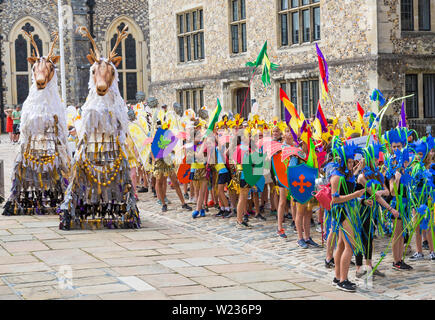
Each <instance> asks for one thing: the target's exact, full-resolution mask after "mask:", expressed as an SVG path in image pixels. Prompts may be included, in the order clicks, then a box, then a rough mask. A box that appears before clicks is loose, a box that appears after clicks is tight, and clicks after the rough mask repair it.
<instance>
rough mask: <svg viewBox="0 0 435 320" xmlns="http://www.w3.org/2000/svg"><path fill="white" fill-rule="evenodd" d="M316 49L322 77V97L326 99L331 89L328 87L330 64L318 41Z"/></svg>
mask: <svg viewBox="0 0 435 320" xmlns="http://www.w3.org/2000/svg"><path fill="white" fill-rule="evenodd" d="M316 50H317V60H319V70H320V77H321V78H322V97H323V98H324V99H325V100H326V99H327V98H328V92H329V89H328V81H329V70H328V64H327V63H326V59H325V57H324V56H323V53H322V51H321V50H320V48H319V46H318V45H317V43H316Z"/></svg>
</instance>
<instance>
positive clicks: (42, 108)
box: [3, 57, 70, 215]
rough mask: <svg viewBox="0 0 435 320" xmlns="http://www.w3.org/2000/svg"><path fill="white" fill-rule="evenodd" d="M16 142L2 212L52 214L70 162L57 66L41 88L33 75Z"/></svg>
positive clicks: (64, 188) (64, 187)
mask: <svg viewBox="0 0 435 320" xmlns="http://www.w3.org/2000/svg"><path fill="white" fill-rule="evenodd" d="M40 59H43V58H40ZM44 59H46V57H44ZM19 142H20V152H19V154H18V155H17V157H16V160H15V165H14V171H13V174H12V189H11V196H10V197H9V200H8V202H7V203H6V205H5V210H4V211H3V215H22V214H26V215H32V214H55V213H56V207H57V206H58V205H59V204H60V203H61V202H62V201H63V196H64V192H65V190H66V186H67V183H68V181H67V180H66V179H65V178H66V177H67V175H68V166H69V162H70V157H69V152H68V146H67V130H66V114H65V107H64V106H63V105H62V103H61V99H60V96H59V91H58V85H57V75H56V70H54V75H53V78H52V79H51V80H50V81H49V82H48V83H47V85H46V87H45V88H44V89H41V90H38V88H37V87H36V81H35V77H34V75H32V86H31V87H30V90H29V95H28V97H27V99H26V100H25V101H24V104H23V109H22V114H21V124H20V141H19Z"/></svg>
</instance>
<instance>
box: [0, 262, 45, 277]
mask: <svg viewBox="0 0 435 320" xmlns="http://www.w3.org/2000/svg"><path fill="white" fill-rule="evenodd" d="M51 270H52V269H51V268H50V267H49V266H47V265H46V264H45V263H42V262H37V263H22V264H8V265H1V266H0V275H1V274H19V273H26V272H37V271H51Z"/></svg>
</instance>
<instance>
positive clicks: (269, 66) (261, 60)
mask: <svg viewBox="0 0 435 320" xmlns="http://www.w3.org/2000/svg"><path fill="white" fill-rule="evenodd" d="M260 65H263V67H262V68H263V75H262V77H261V81H263V84H264V86H265V87H267V85H268V84H270V70H277V68H278V65H277V64H275V63H271V62H270V60H269V57H268V56H267V41H266V42H265V43H264V45H263V48H262V49H261V51H260V54H259V55H258V57H257V60H255V61H253V62H248V63H247V64H246V66H247V67H254V68H257V67H259V66H260Z"/></svg>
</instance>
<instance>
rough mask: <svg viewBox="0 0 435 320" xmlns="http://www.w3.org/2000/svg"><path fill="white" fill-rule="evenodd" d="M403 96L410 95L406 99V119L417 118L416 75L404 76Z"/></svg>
mask: <svg viewBox="0 0 435 320" xmlns="http://www.w3.org/2000/svg"><path fill="white" fill-rule="evenodd" d="M405 94H406V95H407V96H408V95H411V94H413V95H414V96H413V97H410V98H408V99H406V116H407V117H408V118H410V119H411V118H418V116H419V115H418V75H416V74H407V75H406V76H405Z"/></svg>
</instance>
